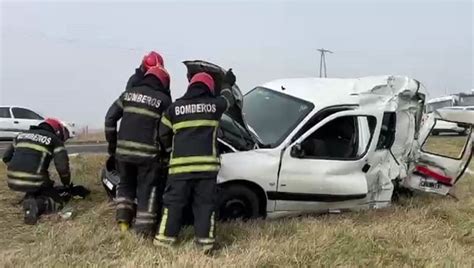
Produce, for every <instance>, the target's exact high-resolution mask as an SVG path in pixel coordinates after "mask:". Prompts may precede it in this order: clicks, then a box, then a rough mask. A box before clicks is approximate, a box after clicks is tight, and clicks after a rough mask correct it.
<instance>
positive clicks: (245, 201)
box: [217, 184, 261, 221]
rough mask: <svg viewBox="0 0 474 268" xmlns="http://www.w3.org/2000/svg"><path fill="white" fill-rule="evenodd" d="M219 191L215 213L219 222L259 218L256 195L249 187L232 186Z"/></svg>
mask: <svg viewBox="0 0 474 268" xmlns="http://www.w3.org/2000/svg"><path fill="white" fill-rule="evenodd" d="M220 191H221V193H220V195H219V201H218V212H217V216H218V219H219V220H221V221H229V220H238V219H240V220H248V219H255V218H258V217H260V216H261V215H260V211H259V207H260V206H259V205H260V204H259V203H260V201H259V198H258V195H257V193H255V192H254V191H253V190H252V189H250V188H249V187H246V186H244V185H238V184H234V185H229V186H223V188H221V189H220Z"/></svg>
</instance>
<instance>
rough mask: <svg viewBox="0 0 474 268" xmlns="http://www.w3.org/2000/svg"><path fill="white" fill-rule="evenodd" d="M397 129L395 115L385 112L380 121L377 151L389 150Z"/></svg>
mask: <svg viewBox="0 0 474 268" xmlns="http://www.w3.org/2000/svg"><path fill="white" fill-rule="evenodd" d="M396 127H397V114H396V113H394V112H385V113H384V114H383V119H382V128H381V129H380V137H379V141H378V142H377V150H381V149H390V148H391V147H392V145H393V142H394V141H395V130H396Z"/></svg>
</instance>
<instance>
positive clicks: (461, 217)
mask: <svg viewBox="0 0 474 268" xmlns="http://www.w3.org/2000/svg"><path fill="white" fill-rule="evenodd" d="M434 142H435V145H434V147H436V148H438V147H440V146H442V148H443V150H444V151H452V150H454V149H453V146H456V145H453V144H452V143H455V144H456V143H459V141H453V140H450V139H449V138H446V139H445V138H444V137H443V138H439V139H437V140H435V141H434ZM104 160H105V158H104V157H101V156H88V157H78V158H74V159H73V160H72V162H73V174H74V176H73V177H74V180H75V181H76V183H81V184H84V185H86V186H88V187H90V188H91V189H92V191H93V193H92V195H91V197H90V198H89V199H88V200H84V201H74V202H72V204H70V206H71V207H72V208H73V209H74V214H75V216H74V217H73V219H71V220H63V219H60V218H59V217H58V216H49V217H44V218H42V219H41V221H40V223H39V224H38V225H36V226H26V225H24V224H23V223H22V212H21V209H20V206H19V205H18V202H19V201H20V199H21V196H20V195H18V194H15V193H13V192H11V191H9V190H8V188H7V186H6V182H5V180H4V181H3V183H1V184H0V213H1V217H0V234H1V237H0V266H2V267H23V266H36V267H37V266H47V267H52V266H56V267H63V266H80V267H83V266H95V267H105V266H120V267H136V266H157V265H158V266H174V267H176V266H177V267H183V266H184V267H190V266H198V267H205V266H212V267H220V266H225V267H261V266H265V267H270V266H271V267H287V266H329V267H333V266H340V265H342V266H392V267H401V266H416V267H420V266H450V267H473V266H474V175H473V174H472V173H470V174H468V175H466V176H465V177H464V178H463V179H462V180H461V181H460V183H459V184H458V185H457V188H456V194H457V196H458V198H459V200H456V199H454V198H451V197H438V196H432V195H424V194H416V195H415V196H413V197H411V198H404V199H402V200H400V201H399V202H398V203H396V204H394V205H393V206H392V207H390V208H387V209H382V210H370V211H362V212H352V213H343V214H339V215H323V216H318V217H315V216H307V217H297V218H289V219H280V220H266V221H265V220H257V221H251V222H246V223H242V222H234V223H226V224H221V225H220V226H219V227H218V237H219V238H220V240H221V242H222V244H223V245H224V247H223V249H222V250H221V251H220V252H219V253H218V254H217V255H216V256H214V257H208V256H205V255H203V254H201V252H199V251H198V250H196V249H195V248H194V247H193V244H192V230H190V229H187V230H186V231H185V232H184V235H183V238H182V242H181V247H179V248H178V249H176V250H172V251H169V250H158V249H156V248H155V247H153V246H152V245H151V244H150V243H149V242H148V241H143V240H140V239H138V238H136V237H135V236H134V235H133V234H121V233H119V232H118V231H117V229H116V228H115V225H114V220H113V219H114V210H113V207H112V206H111V205H110V204H109V203H108V202H107V200H106V197H105V193H104V192H103V190H102V188H101V185H100V182H99V180H98V173H99V169H100V168H101V166H102V164H103V162H104ZM471 170H474V165H472V164H471ZM0 177H2V178H4V177H5V166H4V165H3V164H0Z"/></svg>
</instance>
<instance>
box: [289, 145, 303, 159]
mask: <svg viewBox="0 0 474 268" xmlns="http://www.w3.org/2000/svg"><path fill="white" fill-rule="evenodd" d="M290 154H291V156H292V157H296V158H303V156H304V151H303V148H302V147H301V144H300V143H297V144H295V145H293V147H291V152H290Z"/></svg>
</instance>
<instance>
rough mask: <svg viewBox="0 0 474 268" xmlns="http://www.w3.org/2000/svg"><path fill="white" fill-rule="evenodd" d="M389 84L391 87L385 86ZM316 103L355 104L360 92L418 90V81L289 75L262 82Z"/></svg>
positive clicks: (392, 77) (274, 88)
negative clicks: (298, 76) (286, 77)
mask: <svg viewBox="0 0 474 268" xmlns="http://www.w3.org/2000/svg"><path fill="white" fill-rule="evenodd" d="M389 84H390V87H389V86H388V85H389ZM262 86H263V87H266V88H269V89H273V90H276V91H279V92H282V93H284V94H288V95H291V96H294V97H297V98H300V99H304V100H306V101H310V102H313V103H314V104H315V105H326V106H327V105H331V103H334V104H358V103H359V101H360V95H361V94H365V93H369V94H370V93H372V94H377V95H382V96H387V97H390V96H393V95H396V94H398V93H401V92H402V91H404V90H407V89H408V90H411V91H414V90H417V89H418V88H419V83H418V82H417V81H416V80H414V79H412V78H409V77H405V76H390V75H384V76H369V77H361V78H290V79H278V80H273V81H270V82H268V83H265V84H263V85H262Z"/></svg>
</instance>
